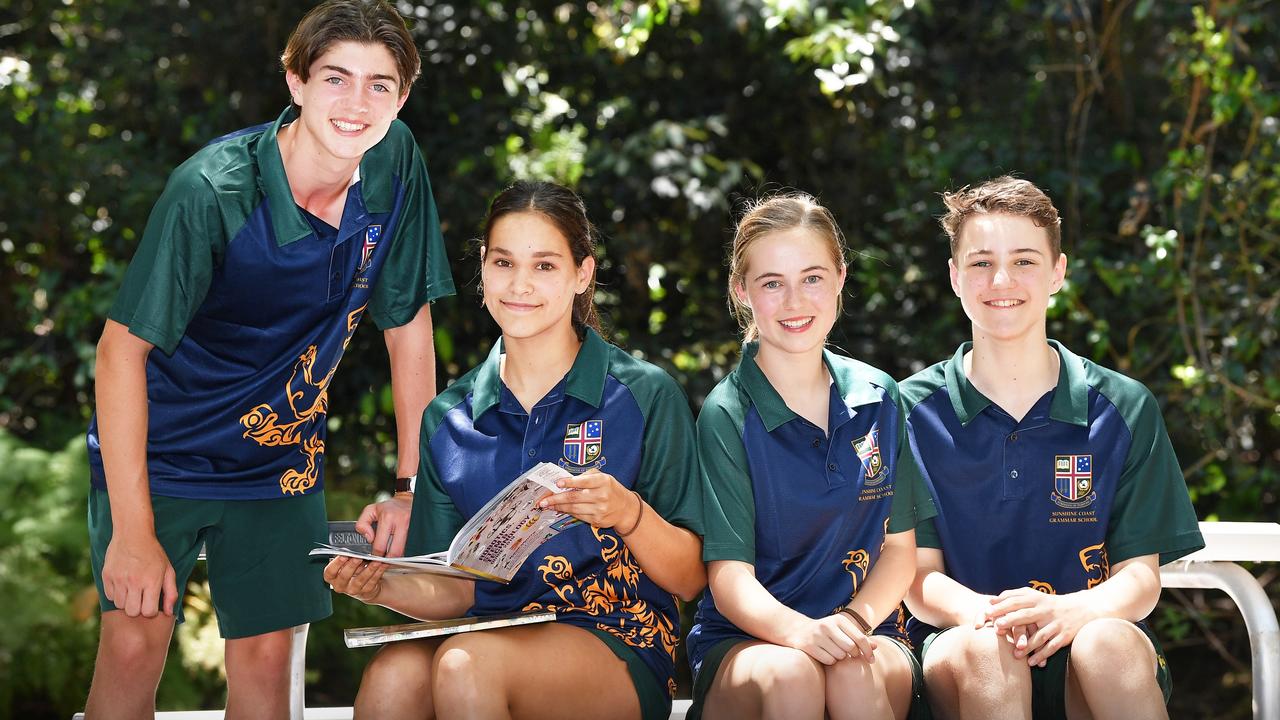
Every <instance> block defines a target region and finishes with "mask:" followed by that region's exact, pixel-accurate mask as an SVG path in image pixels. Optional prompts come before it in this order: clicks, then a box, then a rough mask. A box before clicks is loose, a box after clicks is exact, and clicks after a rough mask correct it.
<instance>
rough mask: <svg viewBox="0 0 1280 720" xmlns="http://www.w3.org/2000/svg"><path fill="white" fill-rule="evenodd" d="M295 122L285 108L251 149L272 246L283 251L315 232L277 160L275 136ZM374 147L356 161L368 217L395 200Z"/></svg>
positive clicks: (383, 210)
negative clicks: (267, 213)
mask: <svg viewBox="0 0 1280 720" xmlns="http://www.w3.org/2000/svg"><path fill="white" fill-rule="evenodd" d="M297 119H298V113H297V111H296V110H294V109H293V107H292V106H290V107H287V108H285V110H284V112H282V113H280V117H278V118H276V121H275V122H273V123H271V124H270V125H268V126H267V129H266V130H265V131H263V133H262V135H261V136H260V137H259V138H258V141H257V145H256V147H255V150H256V155H257V163H258V188H259V190H261V191H262V193H263V194H264V195H266V196H267V202H268V203H269V204H270V207H271V231H272V232H273V233H274V234H275V236H276V245H278V246H280V247H284V246H285V245H288V244H289V243H293V242H297V241H299V240H301V239H302V238H305V237H308V236H310V235H312V234H313V233H314V232H315V231H314V230H313V229H312V227H311V224H310V223H308V222H307V220H306V218H304V217H303V216H302V211H301V210H300V209H299V208H298V205H297V203H296V202H294V200H293V190H291V189H290V188H289V178H288V177H287V176H286V175H285V172H284V159H283V158H282V157H281V156H280V143H279V142H278V139H277V138H278V136H279V134H280V128H282V127H284V126H285V125H288V124H289V123H291V122H293V121H294V120H297ZM381 145H382V143H378V145H375V146H374V147H372V148H370V149H369V151H368V152H366V153H365V154H364V157H363V158H361V160H360V179H361V186H360V190H359V192H360V194H361V199H362V200H363V201H364V203H365V209H366V210H368V211H369V212H371V213H389V212H391V208H392V203H393V202H394V200H395V198H394V197H393V196H392V193H391V177H390V173H387V172H385V168H380V167H378V165H379V164H385V163H383V162H382V160H381V152H380V150H379V149H380V147H381Z"/></svg>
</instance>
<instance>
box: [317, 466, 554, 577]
mask: <svg viewBox="0 0 1280 720" xmlns="http://www.w3.org/2000/svg"><path fill="white" fill-rule="evenodd" d="M566 477H570V475H569V473H568V472H567V471H566V470H565V469H564V468H561V467H559V466H557V465H552V464H551V463H545V462H544V463H538V464H537V465H534V466H533V467H532V468H530V469H529V470H528V471H526V472H525V473H524V474H522V475H521V476H520V477H518V478H516V479H515V480H512V481H511V484H510V485H507V486H506V487H505V488H503V490H502V492H500V493H498V494H497V495H495V496H494V497H493V499H491V500H490V501H489V502H487V503H485V505H484V507H482V508H480V509H479V510H478V511H477V512H476V514H475V515H472V516H471V519H470V520H468V521H467V522H466V524H464V525H463V526H462V529H461V530H459V531H458V534H457V535H454V537H453V542H451V543H449V549H448V550H446V551H444V552H437V553H430V554H428V555H416V556H412V557H400V558H388V557H381V556H378V555H370V554H367V553H360V552H355V551H352V550H347V549H345V548H339V547H334V546H332V545H325V544H323V543H322V544H321V545H320V547H318V548H316V549H314V550H312V551H311V554H312V555H342V556H346V557H354V558H360V559H362V560H372V561H376V562H382V563H386V564H388V565H392V566H394V567H395V568H398V569H401V570H403V571H405V572H426V573H434V574H437V575H449V576H451V577H462V578H469V579H472V580H475V579H477V578H479V579H484V580H493V581H496V582H501V583H506V582H510V581H511V578H512V577H514V576H515V574H516V571H517V570H519V569H520V566H521V565H523V564H524V561H525V559H526V558H528V557H529V555H530V554H532V553H533V551H534V550H535V549H536V548H537V547H538V546H539V545H541V544H542V543H544V542H546V541H547V540H550V539H551V538H553V537H555V536H556V535H557V534H559V533H560V531H561V530H564V529H565V528H567V527H571V526H573V525H576V524H578V522H579V520H578V519H577V518H575V517H573V516H572V515H568V514H566V513H562V512H559V511H558V510H542V509H539V508H538V506H537V502H538V500H540V499H542V498H543V497H544V496H545V495H546V494H547V493H548V492H552V493H561V492H566V490H565V489H564V488H560V487H557V486H556V480H558V479H560V478H566Z"/></svg>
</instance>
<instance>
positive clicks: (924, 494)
mask: <svg viewBox="0 0 1280 720" xmlns="http://www.w3.org/2000/svg"><path fill="white" fill-rule="evenodd" d="M898 417H899V421H898V448H897V449H898V457H897V459H896V462H895V464H894V468H895V469H894V475H893V503H892V505H890V509H889V527H888V531H889V532H890V533H900V532H906V531H908V530H911V529H914V528H916V527H917V526H918V525H919V524H920V523H921V522H922V521H924V520H927V519H930V518H933V517H934V516H936V515H937V514H938V511H937V508H936V507H935V506H934V503H933V497H932V496H930V495H929V490H928V488H926V487H925V484H924V472H923V471H922V470H921V468H920V461H919V459H918V458H917V457H916V454H915V452H914V451H913V450H912V449H911V443H910V441H909V440H908V438H907V423H906V419H905V418H906V413H905V412H904V411H903V408H902V403H901V401H899V402H898ZM917 542H919V539H918V538H917Z"/></svg>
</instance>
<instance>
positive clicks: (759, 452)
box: [688, 343, 933, 673]
mask: <svg viewBox="0 0 1280 720" xmlns="http://www.w3.org/2000/svg"><path fill="white" fill-rule="evenodd" d="M757 351H758V345H757V344H756V343H748V344H747V345H745V346H744V347H743V351H742V360H741V362H740V363H739V364H738V367H737V368H736V369H735V370H734V371H733V372H731V373H729V375H728V376H726V377H725V378H724V379H723V380H722V381H720V383H719V384H718V385H716V387H715V389H714V390H713V391H712V392H711V394H710V395H709V396H708V397H707V401H706V403H704V404H703V407H702V412H701V413H700V414H699V416H698V457H699V467H700V472H701V474H702V478H703V488H704V498H703V512H704V521H703V523H704V527H705V530H706V534H705V536H704V538H703V546H702V557H703V559H704V560H706V561H707V562H711V561H713V560H738V561H741V562H745V563H749V564H751V565H754V566H755V575H756V579H757V580H759V581H760V584H761V585H763V586H764V588H765V589H766V590H768V591H769V593H770V594H772V595H773V597H774V598H776V599H777V600H778V601H779V602H781V603H782V604H783V605H786V606H787V607H789V608H791V609H793V610H796V611H798V612H800V613H803V614H805V615H808V616H809V617H812V618H819V617H824V616H826V615H830V614H832V613H833V612H836V611H837V610H838V609H839V608H840V607H842V606H844V605H845V604H847V603H848V602H849V601H850V599H852V597H853V596H854V595H856V594H857V592H858V588H859V587H861V585H862V584H863V583H864V582H865V581H866V579H867V576H868V575H869V574H870V573H872V572H874V567H875V564H876V560H877V559H878V558H879V557H880V551H881V547H882V545H883V543H884V538H885V533H886V532H891V533H899V532H904V531H907V530H911V529H913V528H914V527H915V526H916V524H917V523H918V522H919V521H920V520H923V519H924V518H928V517H932V516H933V502H932V500H930V498H929V497H928V496H927V495H926V494H925V493H924V492H923V489H922V486H921V483H920V472H919V470H918V468H917V467H916V462H915V459H914V458H913V457H912V455H911V452H910V450H909V449H908V448H907V446H906V443H905V441H904V440H905V434H904V425H903V413H902V409H901V404H900V403H899V399H898V388H897V385H896V384H895V383H894V381H893V379H892V378H890V377H889V376H888V375H886V374H884V373H883V372H881V371H879V370H877V369H875V368H873V367H871V366H869V365H866V364H864V363H861V362H858V361H857V360H853V359H851V358H847V357H842V356H839V355H835V354H832V353H830V352H828V351H825V350H824V351H823V362H824V363H826V366H827V370H828V372H830V374H831V379H832V383H831V389H830V393H831V397H830V408H829V415H828V420H827V427H828V428H829V431H828V432H823V431H822V429H821V428H819V427H818V426H817V425H814V424H813V423H812V422H810V421H808V420H806V419H805V418H803V417H801V416H799V415H797V414H796V413H794V412H792V411H791V410H790V409H789V408H788V407H787V405H786V403H785V402H784V401H783V400H782V397H781V396H780V395H779V394H778V392H777V390H775V389H774V388H773V386H772V385H770V383H769V380H768V378H766V377H765V374H764V372H763V371H761V369H760V367H759V366H758V365H757V364H756V361H755V356H756V353H757ZM903 619H904V618H903V611H902V610H901V609H899V610H898V611H897V612H895V613H893V614H891V615H890V616H889V618H888V619H887V620H886V621H885V622H884V623H882V624H881V625H880V627H879V628H877V629H876V633H877V634H887V635H892V636H895V637H899V638H903V639H905V632H904V630H903V628H902V627H901V625H902V621H903ZM694 622H695V625H694V627H693V629H692V630H690V632H689V639H688V650H689V660H690V663H691V664H692V666H693V670H694V672H695V673H696V672H698V670H699V669H700V668H701V666H702V660H703V657H704V656H705V654H706V653H707V652H708V651H709V650H710V649H711V648H712V647H713V646H714V645H715V644H716V643H718V642H720V641H722V640H726V639H730V638H742V639H744V640H745V639H750V638H751V636H750V635H748V634H747V633H746V632H744V631H742V630H741V629H739V628H738V627H737V626H735V625H734V624H733V623H732V622H730V621H729V620H728V619H727V618H725V617H724V616H723V615H721V614H720V611H719V609H718V608H717V607H716V599H715V597H714V595H713V593H712V592H711V589H710V588H708V589H707V590H706V592H704V593H703V596H702V601H701V602H700V603H699V605H698V611H697V615H696V617H695V619H694Z"/></svg>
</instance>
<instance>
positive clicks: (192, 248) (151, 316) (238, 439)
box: [88, 109, 453, 500]
mask: <svg viewBox="0 0 1280 720" xmlns="http://www.w3.org/2000/svg"><path fill="white" fill-rule="evenodd" d="M295 118H296V113H295V111H293V110H292V109H290V110H286V111H285V112H284V113H283V114H281V115H280V117H279V118H278V119H277V120H276V121H275V122H274V123H268V124H265V125H260V126H257V127H252V128H248V129H246V130H242V131H240V132H237V133H233V134H231V135H227V136H225V137H222V138H219V139H217V140H214V141H213V142H211V143H210V144H209V145H207V146H205V147H204V148H203V149H201V150H200V151H199V152H197V153H196V154H195V155H194V156H192V157H191V158H190V159H188V160H187V161H186V162H184V163H183V164H182V165H180V166H179V167H178V168H177V169H176V170H174V172H173V174H172V175H171V176H170V177H169V182H168V184H167V185H166V186H165V190H164V193H163V194H162V195H161V196H160V200H159V201H158V202H157V203H156V206H155V208H154V209H153V210H152V212H151V217H150V219H149V220H148V221H147V227H146V231H145V232H144V234H143V237H142V242H141V244H140V245H139V247H138V250H137V253H136V254H135V255H134V258H133V261H132V262H131V263H130V264H129V269H128V271H127V273H126V274H125V279H124V285H123V287H122V288H121V289H120V293H119V295H118V296H117V297H116V301H115V304H114V305H112V307H111V310H110V313H109V317H110V318H111V319H113V320H115V321H117V322H119V323H121V324H123V325H125V326H127V327H128V328H129V332H130V333H132V334H134V335H136V336H138V337H140V338H142V339H143V340H146V341H147V342H150V343H152V344H153V345H155V347H156V348H157V349H159V350H160V352H153V353H151V355H150V357H149V359H148V362H147V401H148V406H149V415H148V430H147V471H148V475H149V477H150V483H151V491H152V492H153V493H155V494H157V495H165V496H172V497H181V498H195V499H221V500H227V499H266V498H275V497H281V496H284V495H295V494H305V493H309V492H314V491H316V490H318V489H320V487H321V485H322V479H323V466H324V441H325V414H326V410H327V406H328V387H329V381H330V379H331V378H332V377H333V373H334V371H335V370H336V369H337V366H338V361H339V360H340V359H341V358H342V353H343V350H345V349H346V346H347V343H349V342H350V340H351V336H352V334H353V333H354V332H355V329H356V325H357V324H358V323H359V322H360V318H361V317H363V316H364V314H365V312H366V311H368V313H369V314H370V315H372V317H373V320H374V322H375V323H377V325H378V326H379V327H381V328H389V327H396V326H399V325H403V324H405V323H407V322H408V321H410V320H412V319H413V318H414V316H415V315H416V314H417V311H418V309H419V308H421V307H422V305H424V304H425V303H427V302H429V301H431V300H433V299H435V298H438V297H441V296H443V295H448V294H451V293H452V292H453V280H452V278H451V277H450V274H449V263H448V258H446V257H445V252H444V240H443V238H442V237H441V233H440V222H439V220H438V219H437V217H436V208H435V202H434V200H433V198H432V195H431V184H430V181H429V180H428V178H427V169H426V166H425V164H424V163H423V160H422V154H421V153H420V152H419V150H418V147H417V144H416V143H415V142H414V139H413V135H412V134H411V133H410V132H409V129H408V127H406V126H405V125H404V123H402V122H400V121H398V120H397V121H394V122H393V123H392V124H391V127H390V129H389V130H388V132H387V136H386V137H385V138H383V140H382V141H381V142H379V143H378V144H377V145H375V146H374V147H372V148H370V149H369V151H368V152H366V153H365V155H364V157H363V158H362V159H361V161H360V166H359V170H358V172H357V174H356V176H355V178H353V182H352V184H351V186H350V187H349V188H348V190H347V199H346V206H345V209H344V211H343V215H342V222H341V225H340V226H339V227H337V228H335V227H332V226H330V225H329V224H327V223H326V222H324V221H323V220H321V219H320V218H318V217H315V216H313V215H311V214H310V213H308V212H306V211H305V210H303V209H302V208H301V207H299V206H298V205H297V204H296V203H295V202H294V199H293V193H292V192H291V191H290V189H289V180H288V178H287V177H285V170H284V164H283V163H282V161H281V157H280V148H279V146H278V144H277V141H276V138H277V134H278V133H279V131H280V128H281V127H283V126H284V125H285V124H287V123H289V122H291V121H293V120H294V119H295ZM88 442H89V459H90V467H91V476H92V483H93V486H94V487H96V488H99V489H103V490H105V489H106V481H105V478H104V475H103V470H102V457H101V452H100V449H99V438H98V427H97V419H96V416H95V418H94V419H93V420H92V421H91V422H90V425H89V433H88Z"/></svg>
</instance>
